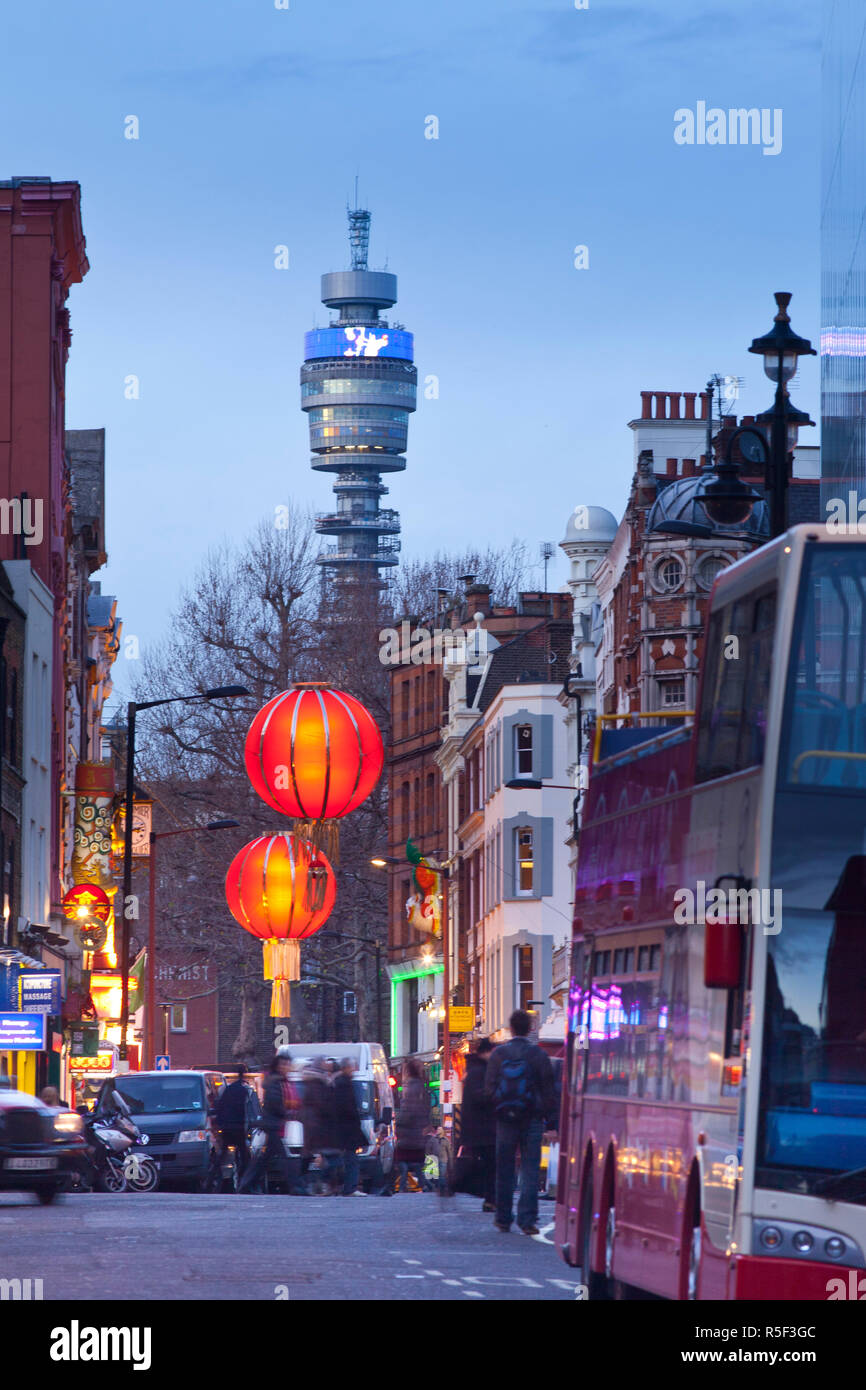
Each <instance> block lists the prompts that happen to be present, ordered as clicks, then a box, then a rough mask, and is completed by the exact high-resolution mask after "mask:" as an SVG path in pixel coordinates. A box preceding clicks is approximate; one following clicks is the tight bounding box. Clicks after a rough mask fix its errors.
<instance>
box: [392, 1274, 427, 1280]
mask: <svg viewBox="0 0 866 1390" xmlns="http://www.w3.org/2000/svg"><path fill="white" fill-rule="evenodd" d="M394 1278H395V1279H423V1278H424V1275H423V1274H395V1275H394Z"/></svg>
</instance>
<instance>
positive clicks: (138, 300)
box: [0, 0, 820, 693]
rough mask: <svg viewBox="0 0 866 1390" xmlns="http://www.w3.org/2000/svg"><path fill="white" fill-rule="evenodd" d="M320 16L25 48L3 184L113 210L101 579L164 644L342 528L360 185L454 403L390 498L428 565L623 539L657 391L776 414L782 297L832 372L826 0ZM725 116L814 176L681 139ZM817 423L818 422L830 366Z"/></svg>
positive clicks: (422, 417)
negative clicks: (325, 454)
mask: <svg viewBox="0 0 866 1390" xmlns="http://www.w3.org/2000/svg"><path fill="white" fill-rule="evenodd" d="M289 2H290V8H288V9H286V10H282V9H276V8H275V5H274V0H207V3H205V0H182V3H179V4H178V3H176V0H175V3H168V0H148V4H147V5H130V4H124V3H122V0H81V3H80V4H77V5H75V6H69V5H62V4H60V3H59V0H50V3H48V2H47V0H29V3H28V4H27V5H18V6H14V7H11V6H10V7H7V11H6V15H5V17H4V39H5V42H4V54H5V62H4V82H3V85H2V88H0V124H2V130H3V133H4V138H3V146H4V153H3V159H2V167H3V173H2V176H3V177H10V176H11V175H21V174H38V175H50V176H51V177H52V178H55V179H77V180H79V182H80V183H81V186H82V190H83V215H84V229H85V234H86V237H87V247H88V254H89V257H90V262H91V267H92V268H91V271H90V273H89V275H88V276H87V277H86V279H85V281H84V282H83V284H82V285H80V286H76V287H75V288H74V289H73V291H72V293H71V296H70V309H71V314H72V325H73V332H74V340H73V345H72V353H71V357H70V364H69V377H68V403H67V423H68V425H69V426H70V427H71V428H86V427H94V426H101V425H104V426H105V427H106V430H107V494H108V527H107V534H108V550H109V555H110V559H109V565H108V568H107V570H106V571H104V572H103V574H102V575H101V576H99V577H100V578H102V579H103V581H104V585H103V587H104V589H105V590H106V591H108V592H111V593H115V594H117V596H118V599H119V608H120V612H121V614H122V617H123V622H124V631H125V634H135V635H137V636H138V637H139V639H140V640H141V642H142V643H143V644H145V643H147V642H148V641H152V640H154V639H157V638H158V637H159V636H160V635H162V634H163V633H165V631H166V630H167V627H168V623H169V617H170V613H171V610H172V606H173V604H174V602H175V599H176V596H177V593H178V590H179V588H180V586H181V585H182V584H183V583H184V582H186V581H188V580H189V579H190V578H191V576H192V574H193V572H194V569H195V567H196V564H197V562H199V561H200V560H201V558H202V557H203V555H204V554H205V553H206V551H207V549H208V547H209V546H210V545H212V544H214V543H215V542H218V541H219V540H220V539H221V538H223V537H225V536H228V537H233V538H238V539H239V538H241V537H242V536H243V535H244V534H245V533H246V532H247V531H248V530H249V529H250V528H251V527H252V526H253V525H254V524H255V522H256V521H257V520H258V519H259V518H260V517H262V516H273V512H274V508H275V507H276V506H277V505H279V504H280V503H281V502H285V501H286V500H288V498H289V496H292V497H294V498H297V499H298V500H300V501H301V502H303V503H309V504H310V505H312V506H314V507H316V508H321V509H329V507H330V503H331V500H332V494H331V492H330V486H329V481H330V480H329V479H328V478H327V477H326V476H324V475H317V474H314V473H312V472H311V470H310V468H309V451H308V447H307V427H306V419H305V417H304V416H303V415H302V413H301V411H300V409H299V393H298V367H299V364H300V361H301V358H302V353H303V334H304V331H305V330H306V329H309V328H311V327H313V326H314V324H316V323H318V324H320V325H321V324H324V323H326V322H327V317H328V314H327V310H325V309H324V307H323V306H322V305H321V304H320V303H319V297H318V293H319V276H320V274H321V273H322V272H323V271H327V270H335V269H341V268H343V267H344V266H345V265H346V264H347V263H348V251H347V238H346V220H345V205H346V201H347V198H348V197H349V195H350V193H351V190H352V187H353V182H354V177H355V174H356V172H357V173H359V175H360V191H361V200H360V201H361V204H362V205H363V206H366V207H369V208H370V209H371V210H372V213H373V226H372V238H371V248H370V264H371V266H372V267H373V268H377V267H380V266H382V265H383V264H384V262H385V260H386V258H387V262H388V268H389V269H390V270H392V271H394V272H395V273H396V274H397V275H398V277H399V290H400V299H399V303H398V305H397V306H396V309H395V311H394V316H395V317H397V318H399V319H400V320H402V321H403V322H404V323H405V324H406V326H407V327H408V328H409V329H411V330H412V331H413V332H414V334H415V339H416V358H417V363H418V369H419V377H420V379H421V380H423V378H424V377H425V376H427V375H428V374H435V375H436V376H438V378H439V390H440V394H439V399H438V400H425V399H424V397H423V392H420V393H419V395H420V402H419V409H418V412H417V414H416V415H415V416H413V417H412V421H411V424H410V433H409V451H408V461H409V467H408V469H407V471H406V473H405V474H402V475H394V476H393V477H392V478H391V479H389V483H390V486H391V494H390V496H389V497H388V499H387V505H391V506H395V507H397V508H398V509H399V511H400V513H401V517H402V525H403V549H404V554H407V555H412V554H419V553H423V552H427V551H430V550H433V549H436V548H449V547H454V548H463V547H465V546H468V545H475V544H477V545H481V546H486V545H487V544H495V545H498V544H507V543H508V542H509V541H510V540H511V538H512V537H513V536H515V535H519V536H521V537H524V538H526V539H527V540H528V541H529V542H531V544H532V547H533V550H535V549H536V547H537V545H538V543H539V542H541V541H542V540H552V541H554V542H558V541H559V540H560V539H561V537H562V534H563V532H564V528H565V524H566V521H567V518H568V515H569V513H570V512H571V510H572V509H573V507H574V506H575V505H576V504H577V503H578V502H590V503H598V504H601V505H603V506H606V507H608V508H610V509H611V510H612V511H613V512H615V513H616V514H617V515H620V514H621V512H622V508H623V505H624V502H625V497H626V492H627V488H628V484H629V480H630V477H631V471H632V437H631V433H630V431H629V430H628V429H627V428H626V422H627V421H628V420H629V419H631V418H633V417H634V416H635V415H637V414H638V413H639V406H640V396H639V393H640V391H641V390H642V389H665V390H673V389H681V390H701V389H702V388H703V386H704V383H705V382H706V380H707V377H708V376H709V375H710V374H711V373H713V372H719V373H722V374H725V373H730V374H732V375H739V376H742V377H744V378H745V388H744V393H743V396H742V401H741V406H742V411H743V412H746V413H748V412H752V411H756V410H760V409H763V408H765V407H766V406H767V405H768V404H769V401H770V396H771V387H770V383H769V382H767V380H766V378H765V377H764V376H763V372H762V370H761V365H760V361H759V359H757V358H754V357H750V356H749V355H748V353H747V351H746V349H747V347H748V344H749V342H750V341H751V338H752V337H753V336H754V335H755V334H758V333H763V332H765V331H766V330H767V329H768V328H769V326H770V322H771V319H772V313H773V301H772V293H773V291H774V290H776V289H787V290H791V291H792V292H793V294H794V300H793V304H792V318H793V322H794V326H795V328H796V329H797V331H798V332H800V333H801V334H804V335H806V336H809V337H811V338H812V339H813V342H816V344H817V338H818V246H817V189H818V134H819V98H818V80H819V72H820V56H819V25H818V16H819V6H818V4H817V3H811V4H805V3H800V4H792V3H790V0H761V3H760V4H759V5H756V4H755V3H754V0H718V2H717V3H710V0H645V3H640V4H638V3H629V0H589V7H588V8H587V9H585V10H577V9H576V8H575V6H574V0H435V3H433V0H411V3H408V4H407V3H406V0H367V3H366V4H364V5H359V4H358V3H357V0H289ZM699 101H704V102H706V103H707V106H708V107H712V106H719V107H723V108H726V109H727V108H729V107H753V106H754V107H760V108H764V107H767V108H776V107H780V108H781V109H782V111H783V113H784V114H783V148H782V152H781V153H780V154H779V155H778V156H775V157H773V156H765V155H764V154H763V153H762V151H761V149H760V148H759V147H756V146H746V147H742V146H733V147H732V146H718V145H715V146H711V145H695V146H693V147H684V146H680V145H678V144H676V143H675V142H674V139H673V131H674V112H675V110H676V109H677V108H680V107H691V108H692V109H694V108H695V107H696V104H697V102H699ZM129 115H135V116H137V117H138V119H139V121H140V139H139V140H137V141H132V140H127V139H125V138H124V119H125V117H127V116H129ZM429 115H435V116H437V117H438V120H439V139H438V140H428V139H425V138H424V130H425V117H427V116H429ZM283 243H285V244H286V245H288V247H289V249H290V268H289V269H288V270H282V271H280V270H276V269H275V268H274V247H275V246H277V245H279V244H283ZM578 244H585V245H587V246H588V247H589V256H590V265H589V269H588V270H576V269H575V268H574V266H573V249H574V247H575V246H576V245H578ZM130 374H134V375H136V376H138V377H139V379H140V383H141V397H140V399H139V400H137V401H134V400H126V399H125V398H124V379H125V378H126V377H127V376H129V375H130ZM792 395H793V398H794V400H795V402H796V404H797V405H798V406H800V407H803V408H807V409H809V410H810V411H811V413H812V415H813V418H817V417H816V410H817V408H818V368H817V365H816V363H815V360H814V359H812V360H810V361H808V362H807V363H806V364H805V366H804V368H803V370H802V371H801V373H800V377H799V378H798V381H797V382H796V384H795V387H794V390H793V392H792ZM817 436H818V431H817V430H814V431H806V432H804V435H803V436H801V438H802V440H803V442H804V443H806V442H816V443H817ZM557 554H558V557H559V558H558V561H557V566H556V568H555V570H553V571H552V573H551V583H552V584H556V585H558V584H560V583H561V582H562V581H563V580H564V578H565V573H566V565H565V561H564V557H563V556H562V553H561V552H559V551H557ZM535 582H539V578H538V576H536V577H535ZM125 667H126V664H125V663H124V662H123V661H120V662H118V665H117V666H116V668H115V673H116V678H117V680H116V689H117V692H118V693H121V692H122V691H124V689H125V688H126V687H127V685H128V680H127V672H126V669H125Z"/></svg>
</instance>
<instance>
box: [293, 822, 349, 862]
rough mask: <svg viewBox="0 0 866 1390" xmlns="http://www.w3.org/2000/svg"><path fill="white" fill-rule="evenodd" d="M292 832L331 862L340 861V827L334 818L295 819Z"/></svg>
mask: <svg viewBox="0 0 866 1390" xmlns="http://www.w3.org/2000/svg"><path fill="white" fill-rule="evenodd" d="M292 829H293V831H294V833H295V834H296V835H297V836H299V838H300V839H302V840H309V842H310V844H311V845H312V846H313V847H314V848H315V849H317V850H319V851H320V852H321V853H322V854H324V855H325V857H326V858H327V859H330V861H331V863H332V864H339V862H340V827H339V825H338V824H337V822H336V821H335V820H296V821H295V823H294V825H293V827H292Z"/></svg>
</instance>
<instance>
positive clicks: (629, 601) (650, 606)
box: [595, 391, 819, 715]
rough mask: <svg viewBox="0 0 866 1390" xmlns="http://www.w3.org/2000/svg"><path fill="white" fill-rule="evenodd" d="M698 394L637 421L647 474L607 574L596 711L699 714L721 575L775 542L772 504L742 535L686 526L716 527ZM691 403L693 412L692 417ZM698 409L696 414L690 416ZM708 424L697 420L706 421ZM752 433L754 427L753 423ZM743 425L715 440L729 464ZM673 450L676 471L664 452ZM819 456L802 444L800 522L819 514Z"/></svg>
mask: <svg viewBox="0 0 866 1390" xmlns="http://www.w3.org/2000/svg"><path fill="white" fill-rule="evenodd" d="M695 399H696V395H695V394H694V393H692V394H690V393H682V395H681V393H678V392H660V391H652V392H650V391H645V392H643V393H642V400H643V413H642V415H641V417H640V418H639V419H637V420H632V421H631V422H630V428H631V429H632V430H633V432H634V447H635V456H636V469H635V473H634V476H633V479H632V485H631V490H630V493H629V498H628V502H627V505H626V508H625V512H624V515H623V518H622V521H621V522H620V524H619V527H618V528H617V531H616V534H615V536H614V538H613V541H612V542H611V545H610V550H609V552H608V554H607V556H606V557H605V559H604V560H603V561H602V562H601V564H600V565H599V567H598V569H597V570H596V572H595V583H596V586H597V589H598V597H599V603H600V622H599V626H598V633H597V638H598V645H597V650H596V704H597V708H598V711H599V713H601V714H607V715H611V714H638V713H639V714H643V715H646V714H653V713H654V714H656V715H659V714H662V715H664V714H676V713H677V712H680V711H687V710H694V708H695V703H696V700H697V688H698V677H699V671H700V657H701V651H702V648H703V637H704V624H705V618H706V611H707V605H708V602H709V597H710V591H711V590H712V587H713V582H714V580H715V577H716V575H717V574H718V573H719V571H720V570H721V569H723V568H724V567H725V566H726V565H729V564H732V563H733V562H734V561H735V560H737V559H739V558H740V557H741V556H742V555H745V554H747V553H748V552H749V551H750V550H752V549H754V548H755V546H757V545H762V544H763V543H764V542H765V541H766V540H767V539H768V537H769V519H768V509H767V504H766V502H764V501H763V500H762V501H761V502H759V503H758V504H756V506H755V507H754V508H753V511H752V513H751V515H750V516H749V518H748V519H747V520H746V521H745V522H744V523H743V524H742V525H741V526H732V527H723V526H716V527H714V528H708V529H712V534H710V535H708V536H706V537H701V536H695V535H688V534H683V533H682V532H681V531H680V532H679V533H678V529H677V528H681V527H683V526H684V525H685V526H694V525H695V524H697V525H705V526H707V527H708V520H709V519H708V517H707V515H706V512H705V511H704V509H703V505H702V503H701V492H702V487H703V480H704V476H705V473H706V455H705V454H697V453H692V452H689V453H688V454H686V455H684V454H683V452H682V451H683V450H684V449H688V450H689V451H692V450H697V448H698V447H699V446H700V445H701V443H703V444H704V447H705V448H706V447H707V424H708V422H707V403H706V397H705V396H701V397H700V399H701V410H700V413H697V412H696V411H695V409H694V404H693V403H694V401H695ZM683 401H685V408H683V404H682V403H683ZM690 403H691V410H690V408H689V407H690ZM696 415H697V418H696ZM739 423H740V424H741V425H754V423H755V422H754V420H753V419H752V417H750V416H746V417H744V418H743V420H742V421H740V422H739ZM737 427H738V422H737V420H736V418H735V417H733V416H726V417H725V419H724V420H723V422H722V425H721V428H720V429H719V430H717V431H716V432H715V433H713V432H712V431H711V432H710V433H711V434H712V438H711V439H710V440H709V448H710V451H711V454H712V456H713V457H720V456H721V455H722V454H723V453H724V452H725V451H726V448H727V441H728V438H729V437H730V435H731V434H732V433H733V431H734V430H735V429H736V428H737ZM659 445H661V446H662V447H663V448H664V449H666V450H667V451H668V452H667V453H666V456H665V460H664V467H663V468H662V467H660V460H658V458H657V455H656V449H657V448H658V447H659ZM817 455H818V450H817V449H816V448H813V447H810V446H802V447H798V448H796V449H795V450H794V451H793V454H792V458H791V467H792V473H791V478H790V481H789V487H788V507H789V515H790V519H791V522H792V524H793V523H796V522H798V521H816V520H818V515H819V477H818V458H817ZM732 457H733V459H734V460H735V462H737V463H738V464H739V465H740V467H741V471H742V475H743V477H744V479H745V480H746V481H747V482H748V483H750V484H751V485H752V486H753V487H755V488H756V490H758V491H759V492H760V491H761V489H762V483H763V478H762V476H759V475H755V474H754V472H753V471H750V470H753V469H754V465H753V464H749V462H748V461H747V460H746V459H745V458H744V457H743V456H742V455H741V454H740V453H739V450H738V448H737V444H736V442H735V443H734V445H733V452H732Z"/></svg>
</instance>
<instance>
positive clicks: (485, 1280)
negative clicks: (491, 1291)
mask: <svg viewBox="0 0 866 1390" xmlns="http://www.w3.org/2000/svg"><path fill="white" fill-rule="evenodd" d="M463 1278H464V1281H465V1282H466V1283H467V1284H506V1285H508V1286H509V1288H512V1289H513V1288H515V1287H518V1288H522V1289H543V1288H544V1285H543V1284H539V1283H538V1281H537V1280H536V1279H527V1278H526V1276H525V1275H521V1274H503V1275H502V1276H501V1277H499V1278H497V1277H496V1276H495V1275H487V1274H464V1276H463Z"/></svg>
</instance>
